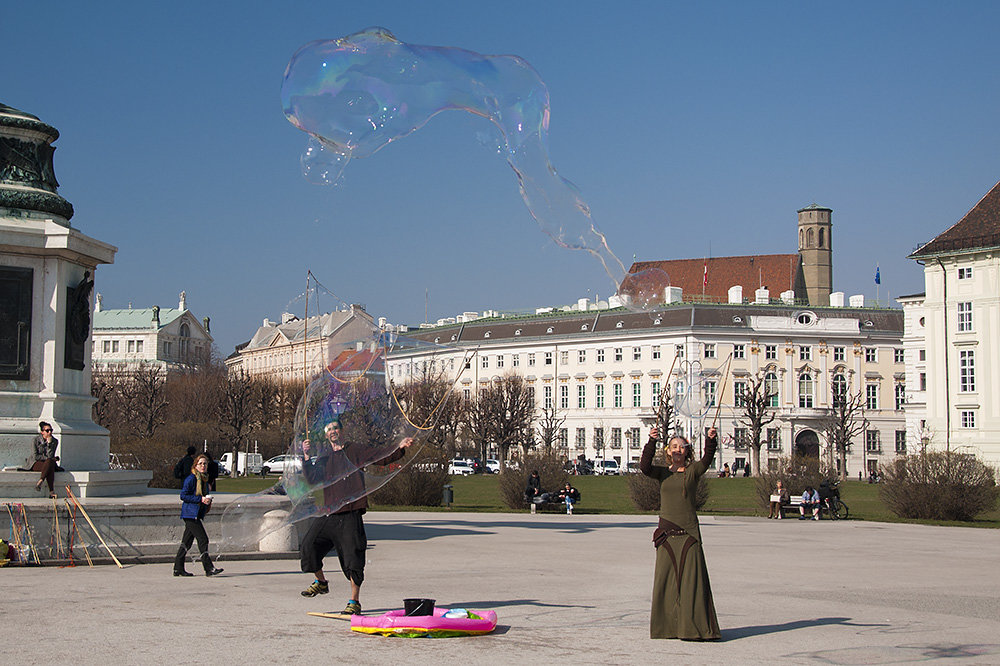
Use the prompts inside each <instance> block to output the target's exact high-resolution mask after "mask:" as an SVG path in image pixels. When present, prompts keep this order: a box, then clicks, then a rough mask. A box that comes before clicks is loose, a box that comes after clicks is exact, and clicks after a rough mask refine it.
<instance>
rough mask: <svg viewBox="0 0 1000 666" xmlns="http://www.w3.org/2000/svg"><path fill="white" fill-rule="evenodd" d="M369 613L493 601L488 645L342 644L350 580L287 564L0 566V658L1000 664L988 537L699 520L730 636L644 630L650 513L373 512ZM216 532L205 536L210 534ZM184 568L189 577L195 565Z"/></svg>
mask: <svg viewBox="0 0 1000 666" xmlns="http://www.w3.org/2000/svg"><path fill="white" fill-rule="evenodd" d="M366 522H367V525H368V535H369V541H370V547H369V551H368V567H367V571H366V574H367V577H368V578H367V582H366V583H365V585H364V588H363V590H362V602H363V604H364V607H365V611H366V613H379V612H383V611H385V610H388V609H393V608H399V607H401V605H402V601H401V600H402V599H403V598H404V597H424V596H425V597H432V598H435V599H437V600H438V605H439V606H456V607H458V606H460V607H466V608H492V609H495V610H496V611H497V614H498V616H499V618H500V625H499V626H498V628H497V631H496V632H495V633H494V634H492V635H489V636H483V637H472V638H451V639H402V638H383V637H378V636H367V635H363V634H355V633H353V632H351V631H349V630H348V625H347V623H346V622H343V621H339V620H331V619H323V618H317V617H312V616H309V615H306V612H307V611H339V610H341V609H342V608H343V606H344V603H345V601H346V596H347V595H346V584H345V583H344V581H343V579H342V578H340V577H339V575H340V574H339V569H338V566H337V560H336V557H335V556H334V557H333V558H332V559H330V560H328V567H327V571H328V572H330V573H331V574H334V575H331V581H333V583H332V585H331V588H332V590H333V591H332V592H331V593H330V594H329V595H325V596H321V597H316V598H314V599H306V598H303V597H301V596H300V595H299V591H300V590H301V589H303V588H305V587H306V586H307V585H308V584H309V583H310V582H311V580H312V579H311V577H309V576H307V575H305V574H302V573H299V571H298V562H296V561H292V560H272V561H222V562H220V563H219V566H223V567H225V569H226V572H225V574H223V575H222V576H219V577H217V578H211V579H207V578H205V577H203V576H197V577H194V578H184V579H181V578H173V577H172V576H171V567H170V565H169V564H147V565H129V566H126V568H125V569H121V570H119V569H117V568H116V567H113V566H101V567H96V568H93V569H90V568H87V567H86V565H84V566H82V567H81V566H77V567H75V568H62V569H60V568H57V567H44V568H5V569H0V580H2V585H3V600H4V603H3V611H4V612H3V618H4V633H5V635H6V636H7V641H6V646H5V648H4V654H5V659H4V661H5V662H6V663H16V664H41V663H82V664H104V665H109V664H148V663H159V664H167V663H170V664H204V663H215V664H230V663H251V664H272V663H282V662H289V663H305V664H310V663H324V664H330V663H349V664H404V663H434V664H467V663H488V664H494V663H500V664H514V663H517V664H554V663H560V662H561V663H572V664H609V663H610V664H632V663H640V664H644V663H650V664H652V663H663V662H664V661H668V660H669V661H670V662H672V663H680V664H701V663H708V664H711V663H729V664H732V663H765V662H767V663H774V662H782V663H790V664H804V663H824V664H886V663H915V662H924V661H935V660H947V661H948V662H949V663H955V664H966V663H969V664H987V663H1000V568H998V566H997V563H998V551H1000V549H998V546H1000V532H997V531H996V530H986V529H971V528H950V527H927V526H918V525H895V524H892V525H890V524H884V523H863V522H850V521H848V522H839V523H838V522H827V521H821V522H818V523H816V522H813V521H808V522H804V521H798V520H784V521H780V522H779V521H769V520H765V519H760V518H719V517H703V519H702V531H703V536H704V540H705V550H706V556H707V559H708V566H709V571H710V573H711V577H712V585H713V590H714V594H715V603H716V608H717V610H718V614H719V621H720V624H721V625H722V634H723V639H722V641H719V642H713V643H690V642H681V641H652V640H650V639H649V638H648V624H647V623H648V617H649V599H650V585H651V580H652V570H653V557H654V555H653V548H652V545H651V543H650V536H651V533H652V528H653V519H652V518H651V517H648V516H588V515H586V514H577V515H574V516H565V515H558V514H557V515H552V514H547V515H541V514H540V515H535V516H531V515H526V514H462V513H402V512H398V513H397V512H392V513H390V512H385V513H383V512H379V513H369V514H368V515H367V516H366ZM210 536H217V535H210ZM189 570H191V571H195V569H194V567H191V566H190V565H189Z"/></svg>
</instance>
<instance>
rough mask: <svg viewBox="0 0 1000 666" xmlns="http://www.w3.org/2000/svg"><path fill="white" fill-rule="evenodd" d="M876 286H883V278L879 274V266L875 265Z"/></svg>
mask: <svg viewBox="0 0 1000 666" xmlns="http://www.w3.org/2000/svg"><path fill="white" fill-rule="evenodd" d="M875 284H882V278H881V276H879V273H878V264H875Z"/></svg>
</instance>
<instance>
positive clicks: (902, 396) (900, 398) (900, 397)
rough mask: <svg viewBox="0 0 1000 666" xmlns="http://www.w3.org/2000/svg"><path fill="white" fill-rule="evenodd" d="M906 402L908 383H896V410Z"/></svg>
mask: <svg viewBox="0 0 1000 666" xmlns="http://www.w3.org/2000/svg"><path fill="white" fill-rule="evenodd" d="M905 404H906V384H896V411H899V410H900V409H902V408H903V405H905Z"/></svg>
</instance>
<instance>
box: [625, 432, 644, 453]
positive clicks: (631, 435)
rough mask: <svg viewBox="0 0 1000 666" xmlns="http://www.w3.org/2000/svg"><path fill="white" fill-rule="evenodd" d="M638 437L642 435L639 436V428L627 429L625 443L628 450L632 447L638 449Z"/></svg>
mask: <svg viewBox="0 0 1000 666" xmlns="http://www.w3.org/2000/svg"><path fill="white" fill-rule="evenodd" d="M640 437H642V434H641V432H640V430H639V428H629V429H628V430H627V431H626V432H625V442H626V444H628V447H629V448H630V449H631V448H632V447H638V446H640V444H639V438H640Z"/></svg>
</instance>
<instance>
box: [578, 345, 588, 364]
mask: <svg viewBox="0 0 1000 666" xmlns="http://www.w3.org/2000/svg"><path fill="white" fill-rule="evenodd" d="M576 362H577V363H579V364H581V365H583V364H584V363H586V362H587V350H586V349H581V350H580V351H578V352H577V353H576Z"/></svg>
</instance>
